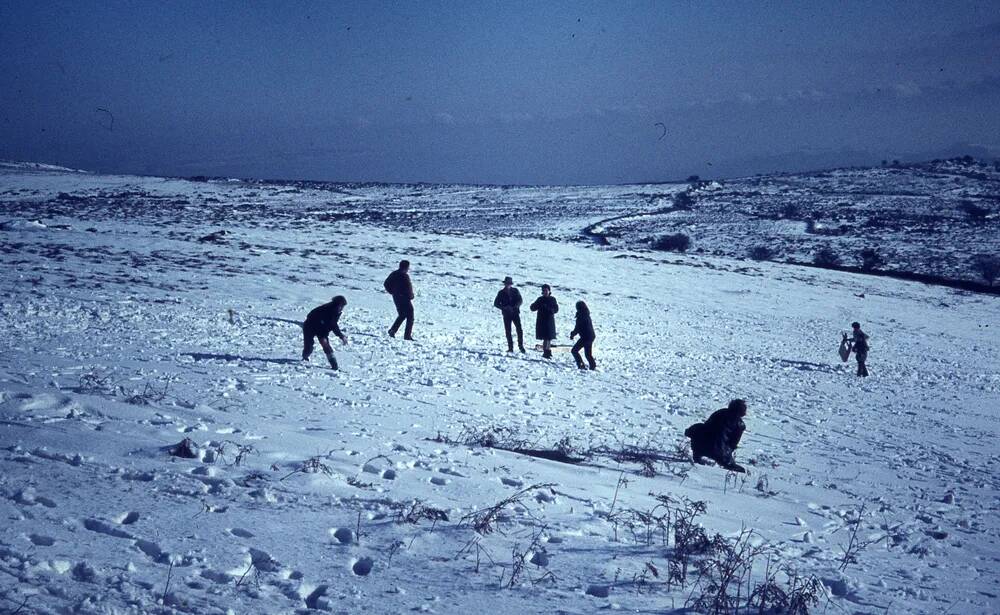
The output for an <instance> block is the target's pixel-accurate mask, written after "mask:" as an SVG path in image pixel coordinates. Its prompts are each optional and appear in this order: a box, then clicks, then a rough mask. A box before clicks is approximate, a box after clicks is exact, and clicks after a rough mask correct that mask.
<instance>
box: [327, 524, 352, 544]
mask: <svg viewBox="0 0 1000 615" xmlns="http://www.w3.org/2000/svg"><path fill="white" fill-rule="evenodd" d="M330 536H331V537H333V539H334V540H335V541H337V543H339V544H342V545H350V544H354V543H356V542H357V536H356V535H355V534H354V530H352V529H349V528H346V527H335V528H331V529H330Z"/></svg>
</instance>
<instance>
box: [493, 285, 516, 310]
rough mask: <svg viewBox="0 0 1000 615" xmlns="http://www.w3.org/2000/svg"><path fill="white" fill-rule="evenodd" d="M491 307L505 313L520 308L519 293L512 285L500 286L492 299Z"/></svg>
mask: <svg viewBox="0 0 1000 615" xmlns="http://www.w3.org/2000/svg"><path fill="white" fill-rule="evenodd" d="M493 307H495V308H497V309H498V310H500V311H501V312H505V313H514V312H517V311H519V310H520V309H521V293H520V292H519V291H518V290H517V289H516V288H514V287H513V286H511V287H510V288H501V289H500V292H498V293H497V298H496V299H494V300H493Z"/></svg>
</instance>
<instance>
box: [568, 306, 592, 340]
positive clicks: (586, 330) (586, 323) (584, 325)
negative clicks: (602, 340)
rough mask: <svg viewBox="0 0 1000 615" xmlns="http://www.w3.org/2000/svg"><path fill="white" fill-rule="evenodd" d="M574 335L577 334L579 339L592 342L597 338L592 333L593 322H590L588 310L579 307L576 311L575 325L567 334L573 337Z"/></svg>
mask: <svg viewBox="0 0 1000 615" xmlns="http://www.w3.org/2000/svg"><path fill="white" fill-rule="evenodd" d="M574 335H579V336H580V339H581V340H583V341H585V342H592V341H594V340H595V339H596V338H597V336H596V335H595V334H594V324H593V323H592V322H590V311H588V310H579V309H578V310H577V311H576V327H574V328H573V331H572V332H571V333H570V334H569V336H570V337H573V336H574Z"/></svg>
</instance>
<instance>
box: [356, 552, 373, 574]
mask: <svg viewBox="0 0 1000 615" xmlns="http://www.w3.org/2000/svg"><path fill="white" fill-rule="evenodd" d="M374 566H375V561H374V560H373V559H372V558H370V557H361V558H358V559H356V560H354V561H352V562H351V572H353V573H354V574H355V575H357V576H359V577H366V576H368V575H369V574H371V571H372V568H373V567H374Z"/></svg>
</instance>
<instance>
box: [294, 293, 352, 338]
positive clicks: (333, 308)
mask: <svg viewBox="0 0 1000 615" xmlns="http://www.w3.org/2000/svg"><path fill="white" fill-rule="evenodd" d="M343 313H344V308H343V306H341V305H335V304H334V303H333V302H332V301H331V302H330V303H324V304H323V305H321V306H319V307H318V308H315V309H313V310H312V311H311V312H309V315H308V316H306V322H305V324H304V325H302V328H303V329H304V330H306V331H307V332H309V333H311V334H313V335H317V336H319V337H326V336H328V335H330V331H333V333H334V334H335V335H336V336H337V337H344V334H343V332H341V330H340V326H339V325H338V324H337V323H338V322H339V321H340V315H341V314H343Z"/></svg>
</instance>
